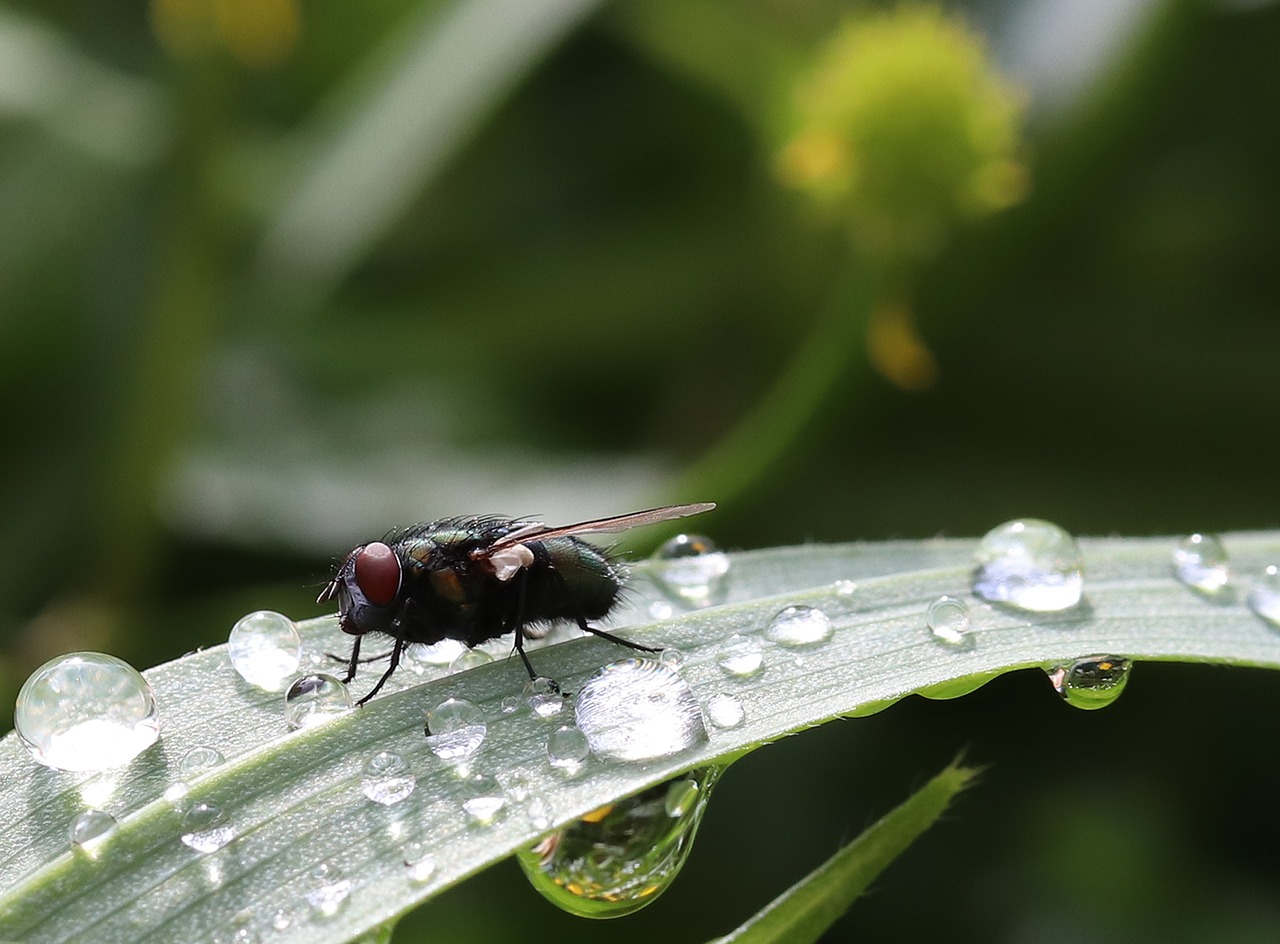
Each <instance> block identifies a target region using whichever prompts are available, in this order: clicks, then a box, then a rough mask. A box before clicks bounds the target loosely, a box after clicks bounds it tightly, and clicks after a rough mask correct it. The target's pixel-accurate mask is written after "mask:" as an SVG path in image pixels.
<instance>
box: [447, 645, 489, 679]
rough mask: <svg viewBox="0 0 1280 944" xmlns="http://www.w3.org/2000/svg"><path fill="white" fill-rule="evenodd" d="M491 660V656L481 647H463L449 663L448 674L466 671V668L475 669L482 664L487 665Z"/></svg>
mask: <svg viewBox="0 0 1280 944" xmlns="http://www.w3.org/2000/svg"><path fill="white" fill-rule="evenodd" d="M492 661H493V656H492V655H490V654H489V653H487V652H485V651H484V650H483V649H464V650H463V651H462V652H460V653H458V656H457V658H456V659H454V660H453V661H452V662H450V663H449V674H450V675H452V674H454V673H455V672H466V671H467V670H468V669H476V668H479V667H480V666H482V665H488V664H489V663H490V662H492Z"/></svg>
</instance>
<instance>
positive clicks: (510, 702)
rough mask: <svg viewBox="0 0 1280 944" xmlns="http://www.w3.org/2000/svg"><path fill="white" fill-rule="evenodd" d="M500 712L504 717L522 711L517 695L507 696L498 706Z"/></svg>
mask: <svg viewBox="0 0 1280 944" xmlns="http://www.w3.org/2000/svg"><path fill="white" fill-rule="evenodd" d="M498 710H499V711H500V712H502V714H504V715H513V714H515V713H516V712H517V711H519V710H520V699H519V698H517V697H516V696H515V695H507V696H506V697H505V698H503V699H502V703H501V704H499V705H498Z"/></svg>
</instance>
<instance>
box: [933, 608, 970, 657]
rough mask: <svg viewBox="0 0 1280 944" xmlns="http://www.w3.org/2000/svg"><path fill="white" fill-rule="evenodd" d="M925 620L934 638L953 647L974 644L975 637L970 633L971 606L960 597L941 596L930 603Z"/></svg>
mask: <svg viewBox="0 0 1280 944" xmlns="http://www.w3.org/2000/svg"><path fill="white" fill-rule="evenodd" d="M925 622H926V623H927V624H928V626H929V632H930V633H932V634H933V638H934V639H936V640H938V642H940V643H943V644H945V645H948V646H951V647H952V648H953V649H961V648H964V647H966V646H970V645H972V644H973V637H972V636H970V635H969V607H968V605H967V604H966V603H965V602H964V600H961V599H959V598H958V597H951V596H941V597H938V599H936V600H934V601H933V602H932V603H930V604H929V611H928V613H926V614H925Z"/></svg>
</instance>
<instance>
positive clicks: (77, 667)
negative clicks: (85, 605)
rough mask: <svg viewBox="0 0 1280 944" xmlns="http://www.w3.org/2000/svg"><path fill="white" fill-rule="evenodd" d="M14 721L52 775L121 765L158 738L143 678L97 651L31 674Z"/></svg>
mask: <svg viewBox="0 0 1280 944" xmlns="http://www.w3.org/2000/svg"><path fill="white" fill-rule="evenodd" d="M13 723H14V727H15V728H17V731H18V736H19V737H20V738H21V739H22V743H23V746H25V747H26V749H27V750H28V751H29V752H30V753H31V756H32V757H34V758H35V759H36V760H37V761H39V762H40V763H42V764H44V765H45V766H46V767H53V768H55V769H56V770H74V771H98V770H109V769H111V768H112V767H122V766H124V765H125V764H127V763H128V762H129V761H131V760H133V759H134V758H135V757H137V756H138V755H139V754H141V753H142V752H143V751H144V750H146V749H147V748H148V747H150V746H151V745H152V744H154V743H155V741H156V738H157V737H159V736H160V723H159V719H158V716H157V712H156V700H155V696H154V695H153V694H152V693H151V686H150V685H148V684H147V680H146V679H144V678H143V677H142V675H141V674H140V673H139V672H138V670H137V669H135V668H134V667H133V666H131V665H129V663H127V662H124V661H122V660H120V659H117V658H116V657H115V656H109V655H106V654H105V653H101V652H73V653H71V654H70V655H65V656H59V657H58V658H56V659H53V660H51V661H49V662H46V663H45V664H44V665H42V666H40V668H38V669H36V670H35V672H33V673H32V674H31V677H30V678H28V679H27V680H26V682H24V683H23V685H22V689H21V691H19V692H18V700H17V704H16V705H15V706H14V711H13Z"/></svg>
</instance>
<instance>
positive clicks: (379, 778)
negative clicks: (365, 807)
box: [360, 751, 418, 806]
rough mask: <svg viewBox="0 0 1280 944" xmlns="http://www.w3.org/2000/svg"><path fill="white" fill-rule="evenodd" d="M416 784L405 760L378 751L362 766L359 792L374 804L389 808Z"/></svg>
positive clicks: (387, 752)
mask: <svg viewBox="0 0 1280 944" xmlns="http://www.w3.org/2000/svg"><path fill="white" fill-rule="evenodd" d="M417 782H418V778H417V777H416V776H415V775H414V773H413V771H412V770H410V769H409V762H408V761H407V760H405V759H404V758H403V757H401V756H400V755H399V754H393V753H391V752H390V751H379V752H378V753H377V754H374V755H373V756H372V757H370V758H369V760H368V762H367V763H365V765H364V775H363V776H362V777H361V778H360V792H361V793H363V794H364V795H365V796H366V797H368V798H369V799H370V800H372V801H373V802H374V803H381V804H382V805H383V806H391V805H392V804H393V803H399V802H400V801H401V800H403V799H404V798H405V797H407V796H408V795H409V794H411V793H412V792H413V788H414V786H415V785H416V784H417Z"/></svg>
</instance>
